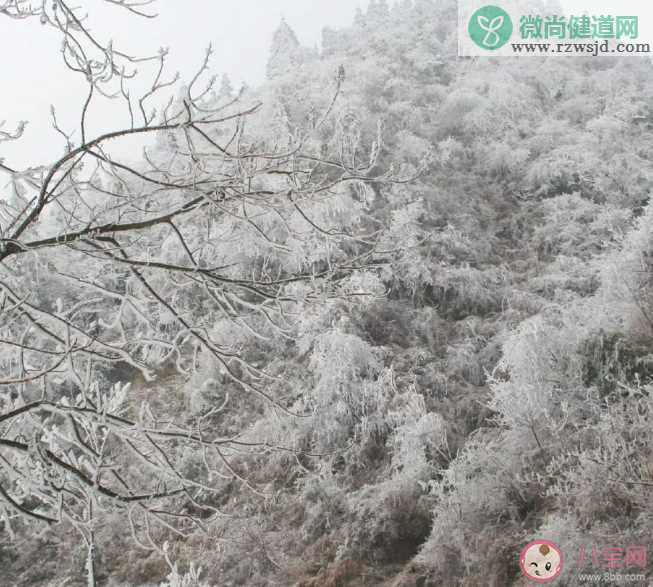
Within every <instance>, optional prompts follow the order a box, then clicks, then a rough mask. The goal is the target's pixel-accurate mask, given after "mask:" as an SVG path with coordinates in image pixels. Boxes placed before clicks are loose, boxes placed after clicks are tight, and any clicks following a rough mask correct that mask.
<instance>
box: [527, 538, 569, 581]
mask: <svg viewBox="0 0 653 587" xmlns="http://www.w3.org/2000/svg"><path fill="white" fill-rule="evenodd" d="M562 563H563V556H562V551H561V550H560V549H559V548H558V546H557V545H556V544H554V543H553V542H550V541H548V540H535V541H533V542H531V543H530V544H527V545H526V546H525V547H524V549H523V550H522V551H521V554H520V555H519V566H520V567H521V572H522V574H523V575H524V576H525V577H527V578H528V579H530V580H531V581H533V582H534V583H550V582H551V581H555V580H556V579H557V578H558V577H559V576H560V573H561V572H562Z"/></svg>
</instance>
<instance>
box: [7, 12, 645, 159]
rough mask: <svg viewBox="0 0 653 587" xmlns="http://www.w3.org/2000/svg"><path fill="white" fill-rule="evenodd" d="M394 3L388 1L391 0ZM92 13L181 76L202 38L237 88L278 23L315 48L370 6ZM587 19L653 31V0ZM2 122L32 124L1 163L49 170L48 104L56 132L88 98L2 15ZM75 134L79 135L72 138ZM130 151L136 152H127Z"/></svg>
mask: <svg viewBox="0 0 653 587" xmlns="http://www.w3.org/2000/svg"><path fill="white" fill-rule="evenodd" d="M588 2H589V0H582V1H581V0H565V1H564V2H563V4H564V5H565V7H566V8H567V10H569V11H571V12H573V10H574V6H579V5H580V6H582V7H583V8H586V7H587V5H588ZM391 3H392V2H391ZM75 4H78V5H79V4H81V5H83V6H84V7H86V9H87V10H88V11H89V12H90V14H91V19H90V20H89V24H90V26H91V27H92V28H93V30H94V31H95V32H96V33H97V34H98V35H100V36H102V38H113V39H114V42H115V45H116V46H122V47H125V48H126V49H127V50H129V51H130V52H132V53H133V54H150V53H155V52H156V51H157V50H158V48H159V47H161V46H168V47H170V60H169V65H170V71H171V72H174V71H176V70H179V71H180V72H181V73H182V77H183V78H185V79H188V78H189V77H190V76H191V75H192V72H193V71H195V69H196V67H197V65H198V63H199V62H200V60H201V57H202V55H203V51H204V48H205V47H206V46H207V45H208V43H209V42H211V43H213V46H214V49H215V53H214V56H213V60H212V69H213V72H214V73H217V74H221V73H223V72H226V73H228V74H229V76H230V77H231V78H232V81H233V83H234V86H238V85H239V83H240V82H243V81H246V82H247V83H249V84H250V85H256V84H258V83H259V82H261V81H262V80H263V79H264V76H265V64H266V62H267V56H268V49H269V46H270V42H271V38H272V34H273V32H274V30H275V28H276V27H277V26H278V24H279V22H280V20H281V18H282V17H284V18H285V19H286V21H287V22H288V23H289V24H290V25H291V26H292V27H293V29H294V30H295V32H296V33H297V35H298V37H299V40H300V42H301V43H302V44H303V45H307V46H313V45H316V44H319V42H320V36H321V30H322V28H323V27H325V26H331V27H341V26H347V25H349V24H351V22H352V20H353V17H354V11H355V8H356V6H357V5H360V6H361V7H362V8H365V7H366V6H367V4H368V0H358V1H356V0H158V2H157V3H156V11H157V12H158V14H159V17H158V18H157V19H155V20H142V19H138V18H134V17H130V16H128V15H127V14H125V13H124V11H122V10H119V9H117V8H115V7H111V8H107V6H106V3H104V2H102V0H77V1H76V2H75ZM591 6H592V13H597V14H600V13H606V14H610V13H614V12H615V11H617V12H621V13H623V11H625V10H631V8H636V10H637V12H636V14H638V15H639V16H640V20H642V19H645V20H647V21H648V22H649V23H651V24H652V25H653V2H651V0H592V2H591ZM0 56H1V66H0V90H1V91H0V122H2V121H3V120H6V121H7V125H6V126H7V127H11V126H13V125H15V124H16V123H17V122H18V121H20V120H28V121H29V122H30V124H29V126H28V128H27V131H26V133H25V137H24V138H23V139H22V140H21V141H20V142H19V143H11V144H7V143H3V144H0V158H5V160H6V163H7V164H9V165H14V166H16V167H24V166H28V165H36V164H46V163H48V162H51V161H53V160H55V159H56V158H57V157H58V156H59V155H60V154H61V153H62V142H61V140H60V139H59V137H58V136H57V135H56V134H55V133H54V131H53V130H52V129H51V127H50V122H49V120H50V118H49V109H50V104H54V105H55V106H56V107H57V111H58V115H59V118H60V122H61V124H62V126H65V127H67V128H74V127H75V126H77V124H78V114H79V109H80V106H81V104H82V103H83V101H84V98H85V87H84V85H83V84H82V83H81V82H80V81H79V80H78V79H77V76H75V75H74V74H72V73H70V72H69V71H67V70H66V69H65V68H64V67H63V65H62V63H61V60H60V55H59V38H58V36H57V35H56V34H55V33H54V31H51V30H49V29H48V28H47V27H42V26H41V25H40V24H39V23H38V22H37V21H35V20H29V21H13V20H9V19H7V18H5V17H0ZM91 114H92V119H91V120H92V122H93V124H94V128H95V129H98V130H104V129H105V128H108V127H110V126H111V124H112V123H113V125H114V126H115V116H114V115H113V113H112V110H111V109H106V108H105V107H99V108H95V109H94V110H93V111H92V113H91ZM77 138H79V137H77ZM134 155H136V153H135V154H134Z"/></svg>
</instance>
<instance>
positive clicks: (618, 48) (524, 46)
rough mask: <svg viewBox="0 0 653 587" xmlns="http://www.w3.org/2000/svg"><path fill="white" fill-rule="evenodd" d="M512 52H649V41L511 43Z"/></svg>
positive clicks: (585, 53) (596, 54)
mask: <svg viewBox="0 0 653 587" xmlns="http://www.w3.org/2000/svg"><path fill="white" fill-rule="evenodd" d="M511 45H512V50H513V53H515V54H517V55H519V54H522V55H524V54H552V53H553V54H555V53H566V54H570V55H574V54H575V55H593V56H594V57H596V56H598V55H605V54H608V53H642V54H645V53H651V45H650V43H618V44H616V45H614V46H612V47H610V46H609V45H608V42H607V41H603V42H599V41H595V42H593V43H511Z"/></svg>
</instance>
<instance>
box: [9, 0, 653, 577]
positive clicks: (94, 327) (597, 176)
mask: <svg viewBox="0 0 653 587" xmlns="http://www.w3.org/2000/svg"><path fill="white" fill-rule="evenodd" d="M102 2H103V3H105V4H111V7H110V8H111V9H112V10H114V11H123V12H124V17H125V18H127V19H142V18H145V17H147V16H148V15H150V14H151V13H152V12H155V8H156V6H155V4H152V3H151V2H148V1H147V0H145V1H136V0H102ZM81 4H84V6H80V7H77V6H73V5H72V4H70V3H69V2H68V1H67V0H66V1H64V0H52V1H51V2H49V3H43V4H41V3H40V2H32V3H29V2H27V1H25V0H0V21H1V22H2V26H3V27H16V26H21V25H22V22H23V21H25V20H29V19H33V20H35V21H39V20H40V23H41V24H42V25H43V27H42V30H44V31H47V32H48V34H56V35H59V37H60V39H59V42H60V44H61V55H60V66H61V68H62V69H65V70H66V71H73V72H74V73H75V74H76V75H78V76H80V77H81V78H82V79H83V81H84V83H85V87H86V93H85V95H83V96H81V97H78V98H79V100H78V102H79V104H80V107H79V111H78V117H77V122H76V126H75V128H69V127H68V126H66V125H64V124H62V123H61V124H60V123H59V122H58V119H57V117H56V111H55V110H53V112H52V125H53V127H54V128H55V129H56V130H57V132H58V133H59V137H60V143H61V148H60V156H59V158H58V159H57V160H55V161H52V162H51V163H50V164H49V165H47V166H41V165H35V166H16V165H15V164H14V163H13V162H12V160H11V158H10V157H8V156H7V157H5V156H4V155H3V154H2V149H3V147H4V146H5V145H9V144H13V143H14V142H15V141H20V140H21V135H22V134H23V130H24V126H23V125H22V124H21V123H20V122H19V119H18V118H17V119H13V118H11V117H10V116H9V115H7V116H5V115H4V113H3V115H2V116H0V119H2V120H4V119H5V118H6V119H7V120H6V122H5V124H4V125H3V126H2V127H0V141H2V144H0V584H1V585H7V586H16V587H28V586H29V587H41V586H48V587H78V586H84V585H86V586H89V587H96V586H97V587H100V586H106V587H127V586H135V587H229V586H240V585H244V586H251V587H258V586H260V587H264V586H273V585H277V586H296V587H348V586H386V587H429V586H430V587H435V586H445V587H449V586H451V587H454V586H465V587H477V586H490V587H505V586H513V585H514V586H518V585H524V584H525V583H524V582H523V577H522V576H521V573H520V568H519V552H520V550H521V549H522V547H523V546H524V545H525V544H527V543H528V542H529V541H532V540H535V539H546V540H551V541H553V542H555V543H556V544H557V545H559V546H560V548H561V550H562V551H564V552H565V553H570V555H569V556H570V559H571V558H572V554H573V553H575V552H577V551H578V548H579V547H580V546H581V545H587V546H588V547H589V546H591V545H594V544H596V545H599V546H603V545H620V546H621V545H624V546H625V545H648V546H650V545H652V544H653V509H652V507H651V498H652V497H653V427H652V426H651V419H652V418H653V395H651V394H652V392H653V347H652V343H653V288H652V286H653V203H651V202H650V200H649V196H650V192H651V189H652V187H653V163H652V162H651V153H652V152H653V101H652V98H651V97H652V96H653V65H652V63H651V61H650V59H648V58H644V57H641V58H633V57H600V56H599V57H595V58H587V57H569V58H564V59H547V58H529V59H520V58H461V57H458V55H457V39H456V3H455V2H454V1H453V0H397V1H396V2H394V3H393V2H387V1H386V0H371V1H370V2H369V5H368V3H366V5H365V6H364V7H362V9H359V10H358V11H357V12H356V16H355V19H354V20H353V21H352V22H351V24H350V26H348V27H344V28H341V29H329V28H325V29H324V30H323V34H322V41H321V44H320V46H319V47H318V48H315V47H304V46H302V45H301V44H300V42H299V40H298V37H297V36H296V34H295V32H294V31H293V29H292V28H291V25H290V24H289V23H291V22H292V18H291V17H292V15H287V19H286V20H284V21H282V22H281V23H280V24H279V26H278V29H277V31H276V33H275V34H274V37H273V39H272V45H271V47H270V51H269V58H268V66H267V80H266V82H265V83H263V84H261V85H260V86H257V87H247V86H243V87H235V84H234V83H233V82H232V81H231V80H230V79H229V78H228V77H227V76H223V75H222V74H221V72H219V71H215V70H214V68H213V66H212V61H211V58H212V54H211V50H210V49H209V50H207V52H206V54H205V55H198V56H197V57H198V59H197V67H196V69H195V70H194V71H187V72H181V75H180V76H179V77H177V76H175V75H174V71H168V69H167V59H168V54H167V52H166V50H161V51H160V52H159V53H158V54H156V53H155V54H154V55H133V54H131V53H130V52H129V48H128V47H122V46H118V45H117V44H116V45H115V46H114V44H113V43H112V42H111V40H110V39H108V38H105V37H104V36H101V35H96V34H95V33H94V29H93V27H92V26H90V24H91V23H92V22H93V5H92V3H91V2H88V3H86V2H81ZM536 4H538V2H536V1H534V2H533V5H536ZM353 11H354V7H353V6H352V13H353ZM199 17H200V16H199V15H198V18H199ZM142 62H145V63H144V64H143V63H142ZM148 67H149V69H147V68H148ZM145 71H148V72H150V73H151V75H149V74H148V75H149V77H146V79H145V80H143V76H144V75H145V73H143V72H145ZM0 76H2V70H1V69H0ZM137 80H138V83H140V85H138V86H134V84H135V83H136V82H137ZM143 88H144V89H143ZM4 90H6V91H10V89H7V88H4V86H3V91H4ZM107 99H111V100H113V102H114V103H116V104H119V105H120V107H121V109H122V114H121V116H117V117H116V121H115V124H114V125H113V128H112V130H110V131H108V132H105V133H101V134H94V133H93V132H92V130H91V129H90V127H89V126H88V125H87V118H88V116H90V113H91V112H92V110H93V107H94V104H96V103H98V102H100V101H102V100H107ZM12 116H13V113H12ZM49 130H51V129H49ZM123 141H137V142H138V145H139V147H138V149H135V150H134V149H131V150H129V151H126V150H121V147H120V145H121V144H122V142H123ZM581 572H582V569H581V568H578V567H577V566H576V565H575V564H568V565H566V567H565V569H564V573H563V575H562V576H561V578H560V579H559V580H558V582H557V583H556V584H557V585H561V586H570V587H571V586H576V585H582V584H585V583H583V581H582V578H581V577H580V573H581ZM633 584H636V583H633ZM642 584H645V583H642Z"/></svg>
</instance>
